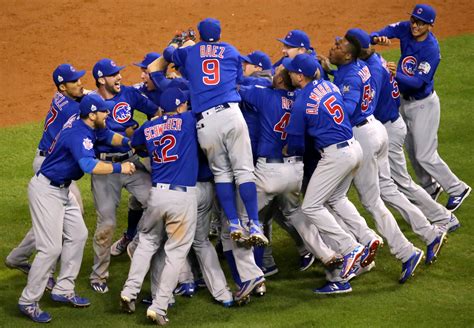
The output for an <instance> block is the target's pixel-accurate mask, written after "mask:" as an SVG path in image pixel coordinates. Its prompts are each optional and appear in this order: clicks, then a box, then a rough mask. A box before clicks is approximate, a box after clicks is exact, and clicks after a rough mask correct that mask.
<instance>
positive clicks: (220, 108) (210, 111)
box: [196, 103, 230, 121]
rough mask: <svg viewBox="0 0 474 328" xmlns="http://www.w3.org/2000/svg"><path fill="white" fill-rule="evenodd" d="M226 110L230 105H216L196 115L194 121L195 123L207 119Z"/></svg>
mask: <svg viewBox="0 0 474 328" xmlns="http://www.w3.org/2000/svg"><path fill="white" fill-rule="evenodd" d="M227 108H230V104H229V103H223V104H221V105H217V106H215V107H211V108H209V109H208V110H205V111H203V112H201V113H199V114H197V115H196V119H197V121H200V120H202V119H203V118H205V117H208V116H211V115H213V114H215V113H219V112H222V111H223V110H226V109H227Z"/></svg>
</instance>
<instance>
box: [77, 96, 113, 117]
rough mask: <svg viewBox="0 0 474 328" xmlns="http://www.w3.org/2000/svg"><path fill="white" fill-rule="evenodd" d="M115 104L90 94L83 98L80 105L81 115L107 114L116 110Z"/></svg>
mask: <svg viewBox="0 0 474 328" xmlns="http://www.w3.org/2000/svg"><path fill="white" fill-rule="evenodd" d="M114 105H115V103H114V102H113V101H105V100H104V99H102V97H101V96H99V95H98V94H97V93H90V94H88V95H85V96H84V98H82V100H81V103H80V104H79V109H80V111H81V115H83V116H85V115H87V114H89V113H94V112H107V111H111V110H113V108H114Z"/></svg>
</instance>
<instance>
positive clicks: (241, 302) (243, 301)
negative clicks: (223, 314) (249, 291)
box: [235, 295, 250, 306]
mask: <svg viewBox="0 0 474 328" xmlns="http://www.w3.org/2000/svg"><path fill="white" fill-rule="evenodd" d="M249 303H250V295H247V296H245V297H243V298H241V299H240V300H236V301H235V304H237V305H238V306H244V305H247V304H249Z"/></svg>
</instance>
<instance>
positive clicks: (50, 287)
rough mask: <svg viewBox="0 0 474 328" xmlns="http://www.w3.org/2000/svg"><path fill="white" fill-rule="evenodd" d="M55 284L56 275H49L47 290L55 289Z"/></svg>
mask: <svg viewBox="0 0 474 328" xmlns="http://www.w3.org/2000/svg"><path fill="white" fill-rule="evenodd" d="M54 286H56V280H54V277H49V278H48V283H47V284H46V290H47V291H48V292H51V291H52V290H53V288H54Z"/></svg>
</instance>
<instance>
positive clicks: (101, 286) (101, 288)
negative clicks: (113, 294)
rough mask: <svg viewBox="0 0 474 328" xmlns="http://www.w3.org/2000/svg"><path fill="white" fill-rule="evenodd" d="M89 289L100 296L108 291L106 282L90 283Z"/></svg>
mask: <svg viewBox="0 0 474 328" xmlns="http://www.w3.org/2000/svg"><path fill="white" fill-rule="evenodd" d="M91 288H92V289H93V290H94V291H95V292H97V293H100V294H105V293H107V292H108V291H109V287H108V286H107V282H105V281H104V282H97V281H96V282H91Z"/></svg>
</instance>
